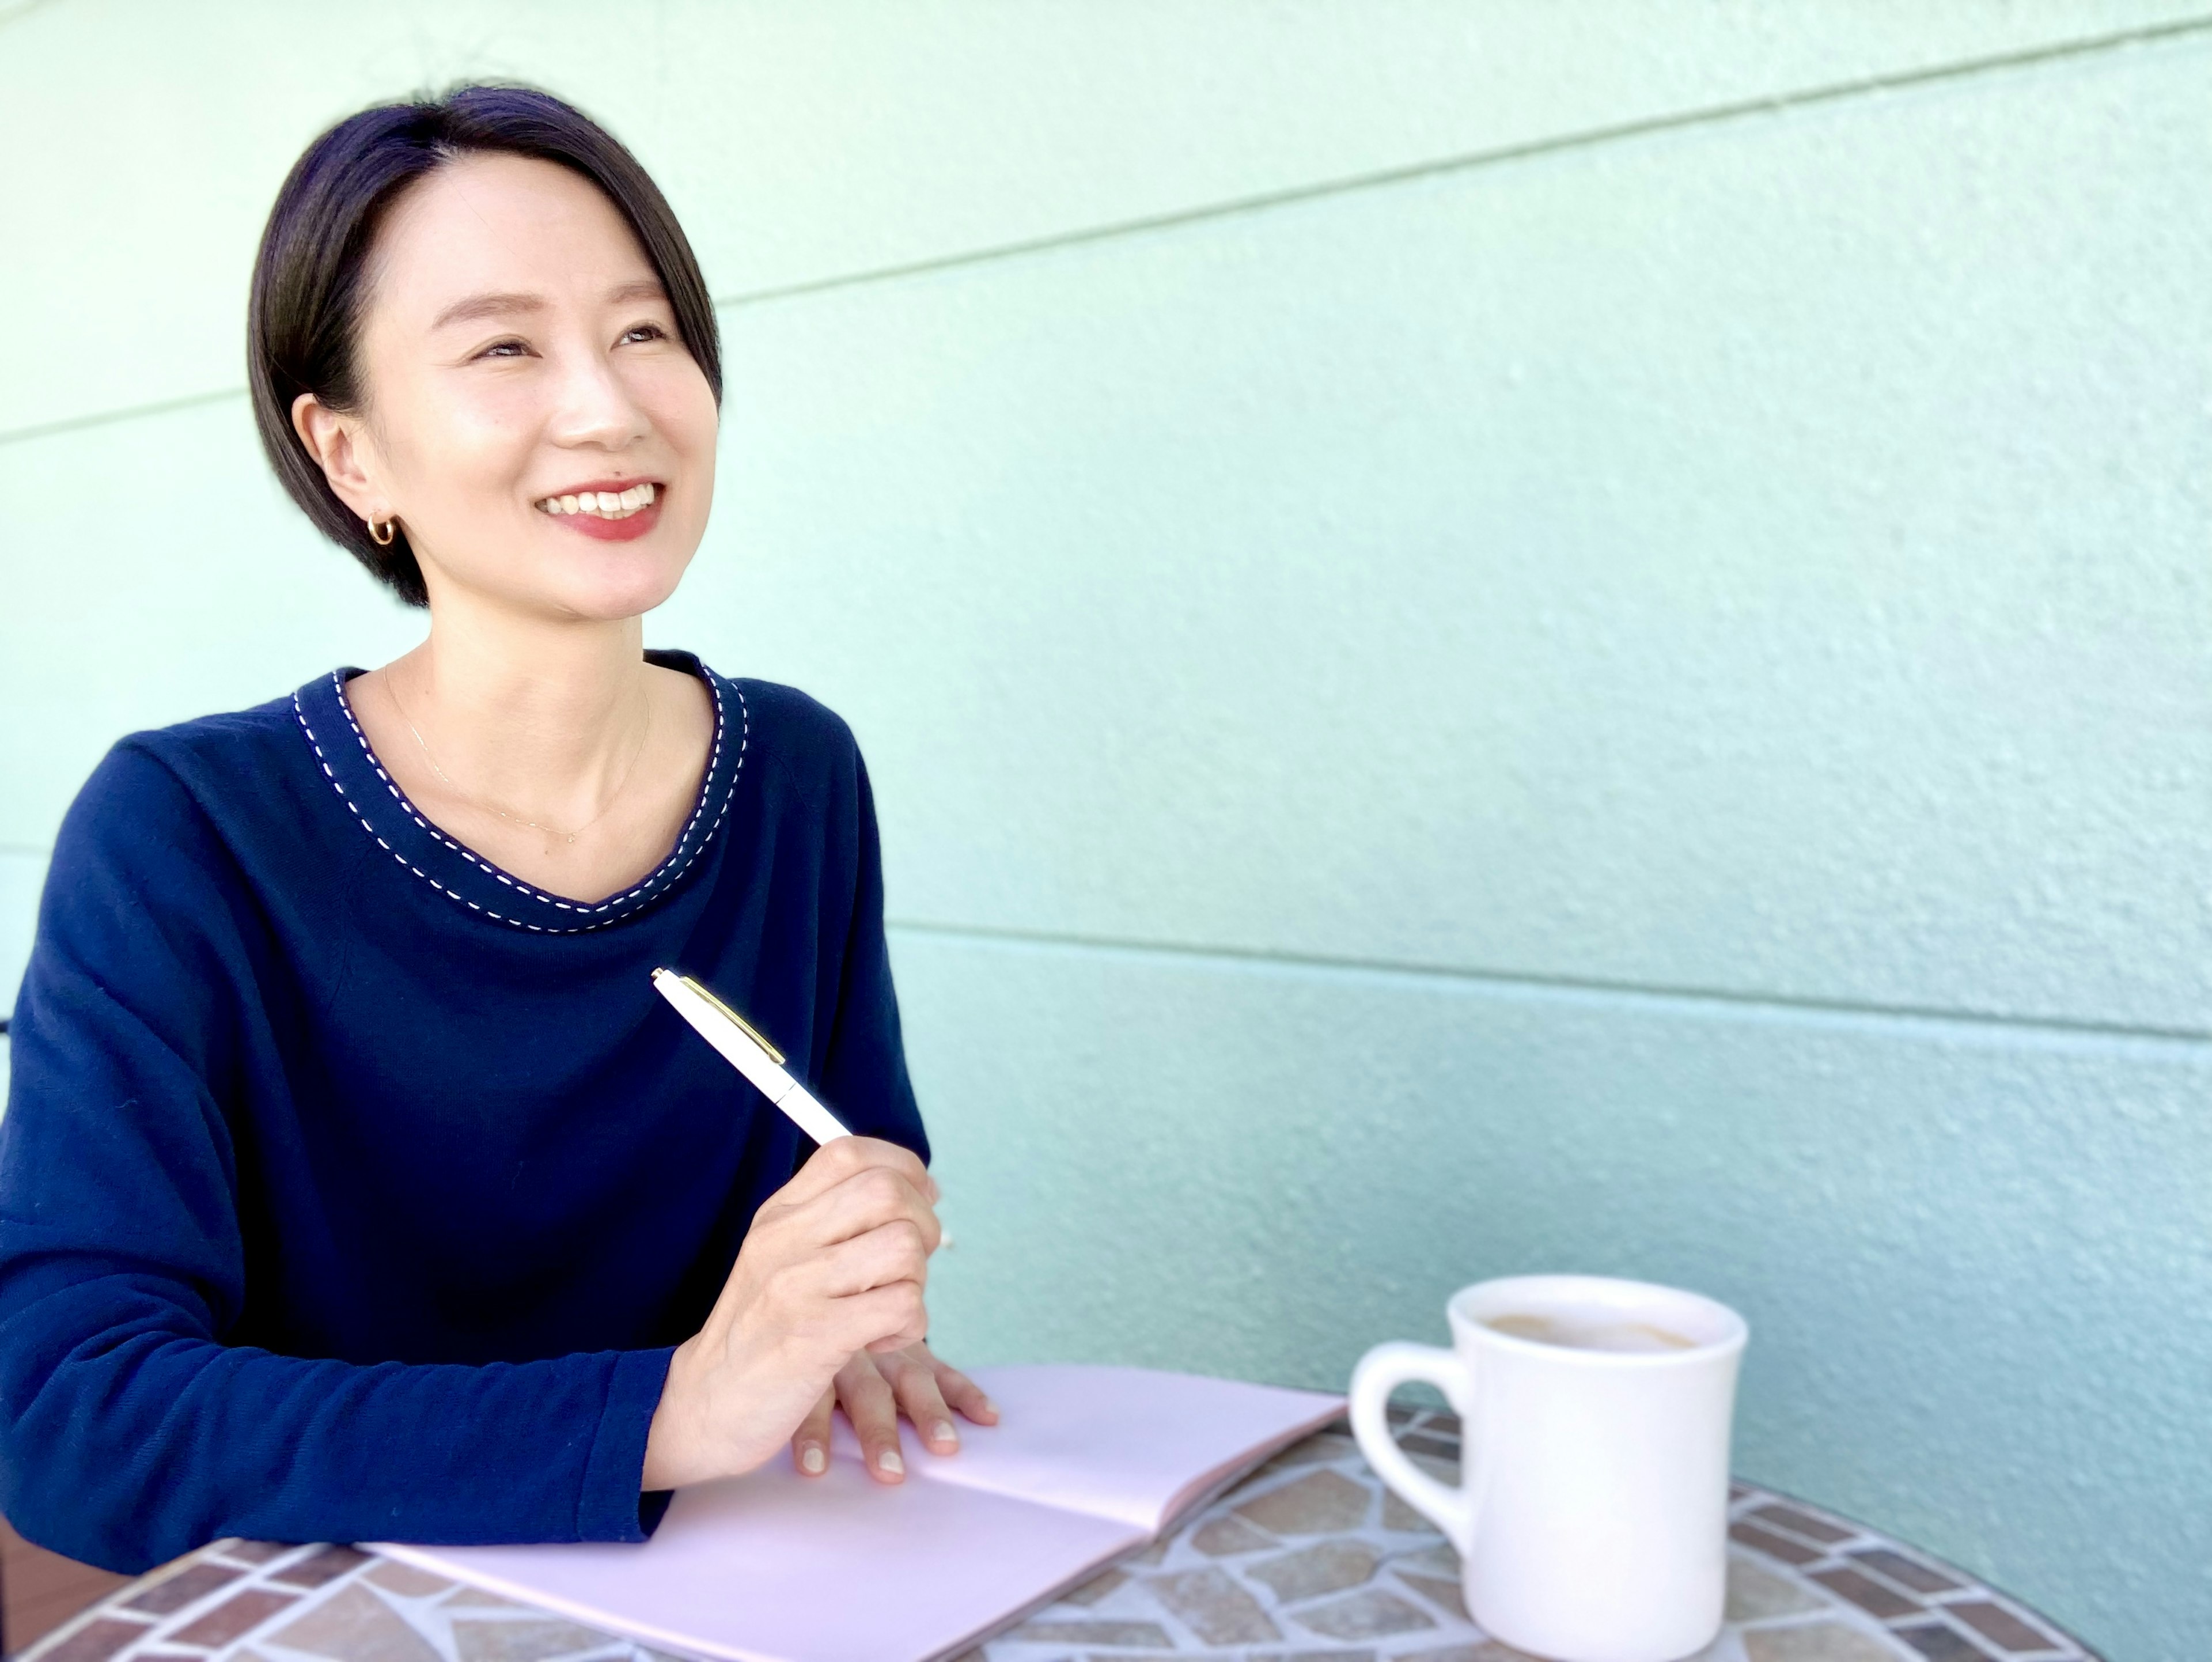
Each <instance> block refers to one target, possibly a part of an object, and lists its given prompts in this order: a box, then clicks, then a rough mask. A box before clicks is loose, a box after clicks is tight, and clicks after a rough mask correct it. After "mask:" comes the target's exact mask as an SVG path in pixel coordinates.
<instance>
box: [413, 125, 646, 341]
mask: <svg viewBox="0 0 2212 1662" xmlns="http://www.w3.org/2000/svg"><path fill="white" fill-rule="evenodd" d="M372 281H373V283H374V289H375V291H376V294H377V303H378V308H379V309H380V310H383V309H386V307H388V308H389V310H390V312H391V314H392V320H393V321H395V322H403V321H404V323H406V324H409V325H411V326H416V327H420V328H425V329H428V328H432V327H435V326H439V325H440V323H441V320H445V321H447V323H449V324H450V323H451V322H453V321H456V320H455V319H453V317H451V316H450V314H453V312H454V310H455V307H456V303H457V302H459V301H465V299H466V298H467V297H469V296H472V295H535V296H538V298H539V299H541V300H542V301H546V302H548V303H551V304H562V303H575V302H582V303H586V304H589V303H593V302H605V301H607V300H609V299H610V298H611V297H614V296H617V295H619V294H622V293H624V292H628V293H629V294H632V295H634V294H635V292H636V289H637V286H638V285H639V284H641V283H654V287H655V289H656V290H657V289H658V284H657V283H655V282H654V274H653V265H652V263H651V262H650V261H649V260H648V259H647V258H646V254H645V250H644V249H643V248H642V247H640V246H639V243H638V240H637V238H636V235H635V234H634V233H633V232H632V231H631V229H630V228H629V222H627V221H626V220H625V219H623V216H622V214H621V212H620V210H617V208H616V206H615V205H614V204H613V203H611V202H610V201H609V200H608V199H607V198H606V197H605V194H604V193H602V192H600V190H599V187H598V186H595V185H593V184H592V182H591V181H590V180H586V179H584V178H582V177H580V175H578V174H575V173H574V172H572V171H570V170H569V169H568V168H567V167H561V166H559V165H558V164H556V163H554V162H550V161H539V160H538V159H537V158H535V157H532V156H518V155H470V156H463V157H461V158H459V160H457V161H452V162H449V163H447V165H446V166H444V167H440V168H438V169H437V170H436V171H435V172H434V173H431V174H428V175H426V176H425V177H424V178H422V180H419V181H418V182H417V183H416V184H415V185H413V186H410V187H409V189H408V190H407V192H406V193H405V194H404V196H403V197H402V198H400V199H399V200H398V202H396V203H394V204H392V210H391V212H390V213H388V214H387V215H386V216H385V220H384V222H383V224H382V225H381V226H380V228H379V229H378V232H377V241H376V250H375V256H374V271H373V275H372ZM459 321H465V319H459Z"/></svg>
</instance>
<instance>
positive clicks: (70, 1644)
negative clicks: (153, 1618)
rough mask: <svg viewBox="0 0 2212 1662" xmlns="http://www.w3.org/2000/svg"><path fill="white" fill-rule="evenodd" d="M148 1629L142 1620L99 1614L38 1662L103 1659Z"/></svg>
mask: <svg viewBox="0 0 2212 1662" xmlns="http://www.w3.org/2000/svg"><path fill="white" fill-rule="evenodd" d="M149 1631H150V1629H149V1627H148V1625H147V1624H146V1623H145V1622H118V1621H116V1620H115V1619H114V1618H113V1617H112V1616H101V1617H100V1620H98V1621H97V1622H87V1623H86V1624H85V1625H84V1626H83V1627H82V1628H80V1629H77V1630H76V1632H75V1633H73V1634H71V1635H70V1636H69V1637H68V1638H66V1639H64V1640H63V1641H62V1642H61V1643H60V1644H58V1645H57V1646H55V1647H53V1649H52V1650H50V1651H48V1652H47V1653H46V1655H45V1657H44V1658H43V1659H41V1662H106V1659H107V1658H109V1657H111V1656H112V1655H114V1654H115V1653H116V1652H118V1651H119V1650H121V1649H122V1648H123V1647H125V1645H128V1644H130V1643H131V1642H132V1641H136V1640H140V1639H143V1638H144V1637H145V1636H146V1635H147V1634H148V1633H149Z"/></svg>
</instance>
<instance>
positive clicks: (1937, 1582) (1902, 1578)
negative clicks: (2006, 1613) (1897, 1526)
mask: <svg viewBox="0 0 2212 1662" xmlns="http://www.w3.org/2000/svg"><path fill="white" fill-rule="evenodd" d="M1851 1556H1852V1557H1853V1558H1856V1559H1857V1560H1858V1562H1860V1563H1862V1564H1864V1565H1865V1566H1866V1567H1867V1568H1869V1569H1870V1570H1878V1571H1880V1572H1881V1574H1884V1575H1886V1576H1887V1577H1888V1578H1889V1579H1890V1580H1893V1581H1894V1582H1896V1583H1897V1585H1898V1586H1900V1587H1910V1588H1911V1589H1912V1591H1913V1592H1957V1591H1958V1589H1959V1586H1960V1584H1959V1583H1958V1582H1957V1581H1956V1580H1953V1579H1952V1578H1951V1577H1950V1576H1948V1575H1945V1574H1942V1573H1941V1572H1940V1571H1936V1570H1932V1569H1930V1568H1928V1566H1927V1565H1925V1564H1923V1563H1922V1562H1919V1561H1918V1560H1917V1559H1914V1558H1907V1557H1906V1556H1905V1555H1904V1554H1903V1553H1901V1552H1893V1551H1891V1550H1890V1549H1889V1548H1887V1547H1861V1548H1859V1549H1858V1550H1857V1551H1856V1552H1854V1553H1852V1554H1851Z"/></svg>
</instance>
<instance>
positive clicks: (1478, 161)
mask: <svg viewBox="0 0 2212 1662" xmlns="http://www.w3.org/2000/svg"><path fill="white" fill-rule="evenodd" d="M2208 33H2212V15H2192V16H2188V17H2180V18H2174V19H2171V20H2169V21H2166V22H2163V23H2153V24H2146V25H2144V26H2142V27H2137V28H2132V29H2119V30H2115V31H2113V32H2112V33H2106V34H2098V35H2084V36H2080V37H2077V38H2075V39H2074V40H2062V41H2053V42H2051V43H2050V44H2048V45H2045V46H2027V47H2022V48H2020V49H2018V50H2016V51H2014V52H1997V53H1993V54H1991V55H1990V56H1987V57H1982V58H1959V59H1955V60H1953V61H1951V62H1949V63H1945V64H1930V65H1927V66H1925V67H1923V68H1921V69H1917V70H1897V71H1894V72H1893V73H1889V74H1884V75H1873V76H1859V77H1857V78H1855V79H1852V80H1850V81H1839V82H1832V83H1829V84H1826V85H1822V86H1818V87H1808V88H1799V89H1797V90H1796V91H1794V92H1777V93H1768V94H1762V95H1760V96H1759V97H1756V98H1746V99H1737V100H1730V101H1729V102H1725V103H1720V104H1709V105H1701V106H1699V107H1696V108H1694V109H1690V110H1680V111H1676V112H1674V113H1671V114H1667V115H1657V116H1649V117H1644V118H1641V119H1637V120H1633V121H1623V122H1617V123H1613V124H1611V125H1605V126H1600V127H1590V128H1583V129H1580V130H1577V131H1573V132H1570V133H1557V134H1552V135H1549V136H1547V137H1541V138H1533V139H1526V140H1522V141H1520V142H1517V143H1511V144H1503V145H1497V146H1493V147H1492V148H1489V149H1480V150H1469V151H1464V152H1462V153H1459V154H1455V155H1449V156H1440V157H1436V158H1432V159H1431V160H1429V161H1415V162H1407V163H1405V164H1402V165H1401V166H1398V167H1383V168H1376V169H1374V170H1372V171H1370V172H1366V173H1359V174H1347V175H1346V176H1344V177H1342V178H1338V179H1331V180H1320V181H1317V182H1316V183H1313V184H1308V185H1294V186H1285V188H1283V189H1280V190H1276V191H1265V192H1258V193H1256V194H1254V195H1251V196H1245V197H1237V198H1231V199H1229V200H1226V201H1222V202H1212V203H1205V204H1200V205H1199V206H1197V207H1194V208H1182V209H1176V210H1173V211H1171V212H1168V213H1160V214H1148V215H1140V216H1137V217H1134V218H1131V219H1125V220H1115V221H1112V222H1108V223H1105V224H1102V225H1093V226H1085V227H1081V228H1077V229H1073V230H1067V231H1056V232H1053V233H1050V234H1047V235H1044V236H1038V237H1030V238H1024V239H1019V240H1015V241H1012V242H1004V243H994V244H991V245H989V246H988V247H981V248H971V249H966V250H963V251H962V252H960V253H951V254H940V255H933V256H932V257H930V258H928V259H917V260H908V261H903V262H901V263H899V264H896V265H884V266H876V267H871V268H869V269H867V270H866V271H848V272H842V273H839V274H837V275H835V276H831V277H814V278H809V279H807V280H806V281H805V282H801V283H781V284H776V285H773V286H770V287H768V288H763V289H742V290H739V291H738V292H736V293H733V294H730V295H719V296H717V297H716V298H715V300H714V305H715V307H716V308H717V309H718V310H721V311H725V312H728V311H737V310H740V309H742V308H744V307H750V306H760V305H765V304H767V303H769V302H770V301H779V300H790V299H796V298H799V297H803V296H806V295H821V294H828V293H832V292H836V291H838V290H842V289H855V288H860V287H864V286H866V285H869V284H873V283H894V282H897V281H899V280H901V279H902V278H905V277H923V276H928V275H931V274H933V273H936V272H939V271H957V270H961V269H963V268H965V267H968V266H973V265H991V264H995V263H997V262H999V261H1001V260H1011V259H1022V258H1024V257H1026V256H1028V255H1031V254H1040V253H1053V252H1055V251H1057V250H1060V249H1064V248H1075V247H1085V246H1087V245H1090V244H1093V243H1099V242H1109V241H1116V240H1121V239H1124V238H1128V237H1137V236H1145V235H1149V234H1153V233H1156V232H1161V231H1169V230H1176V229H1179V228H1182V227H1185V226H1189V225H1199V224H1206V223H1209V222H1214V221H1217V220H1225V219H1233V218H1238V217H1242V216H1246V215H1251V214H1261V213H1267V212H1271V211H1273V210H1277V209H1282V208H1293V207H1298V206H1302V205H1304V204H1307V203H1312V202H1320V201H1326V200H1328V199H1329V198H1334V197H1341V196H1350V195H1354V194H1358V193H1360V192H1368V191H1376V190H1386V189H1389V188H1391V187H1393V186H1399V185H1406V184H1413V183H1418V182H1419V181H1422V180H1431V179H1436V178H1440V177H1443V176H1446V175H1449V174H1460V173H1470V172H1474V171H1477V170H1480V169H1481V168H1485V167H1497V166H1501V165H1504V164H1507V163H1510V162H1515V161H1526V160H1528V159H1531V158H1534V157H1537V156H1544V155H1559V154H1561V153H1565V152H1571V151H1576V150H1586V149H1599V148H1601V147H1603V146H1605V145H1608V144H1617V143H1626V142H1629V141H1632V140H1635V139H1638V138H1644V137H1651V136H1654V135H1657V134H1661V133H1669V132H1678V131H1683V130H1685V129H1688V128H1694V127H1703V126H1713V125H1726V124H1729V123H1734V122H1738V121H1743V120H1747V119H1753V118H1756V117H1759V116H1771V115H1779V114H1783V113H1787V112H1789V111H1791V110H1797V109H1805V108H1811V107H1819V106H1822V105H1828V104H1837V103H1844V102H1848V101H1850V100H1857V99H1861V98H1867V97H1871V96H1875V95H1878V94H1882V93H1886V92H1895V91H1899V90H1903V89H1905V88H1915V87H1924V86H1929V85H1934V84H1938V83H1941V82H1950V81H1965V80H1970V79H1973V78H1975V77H1978V76H1990V75H1996V74H2001V73H2003V72H2005V71H2008V70H2023V69H2031V68H2034V67H2038V66H2039V65H2043V64H2051V63H2056V62H2059V61H2062V60H2064V59H2068V58H2086V57H2092V56H2096V55H2100V54H2102V53H2106V52H2118V51H2121V50H2124V49H2126V48H2130V47H2134V46H2149V45H2155V44H2158V43H2160V42H2166V41H2172V40H2184V39H2187V38H2190V37H2193V36H2202V35H2205V34H2208ZM245 396H246V389H245V388H244V387H226V388H223V389H221V390H219V391H216V392H209V393H189V394H186V395H185V396H183V397H180V398H173V399H161V400H159V401H157V402H154V403H149V404H143V405H125V406H121V407H118V408H116V409H112V410H106V411H91V412H88V413H87V414H84V415H81V416H72V417H65V418H64V419H62V420H59V421H52V422H42V423H33V424H31V425H28V426H25V427H18V428H13V429H8V430H6V431H0V445H4V444H14V443H17V442H21V441H29V440H33V439H39V438H45V437H48V436H50V435H54V434H58V433H69V432H75V431H77V430H79V429H83V428H87V427H98V426H104V425H106V424H107V423H112V422H121V421H130V420H133V419H135V418H137V417H140V416H157V415H165V414H167V413H169V412H171V411H179V410H186V409H191V408H194V407H197V406H198V405H207V404H215V403H219V402H221V401H222V400H223V399H234V398H243V397H245Z"/></svg>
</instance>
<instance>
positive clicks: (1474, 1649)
mask: <svg viewBox="0 0 2212 1662" xmlns="http://www.w3.org/2000/svg"><path fill="white" fill-rule="evenodd" d="M1397 1662H1543V1659H1542V1658H1541V1657H1535V1656H1531V1655H1529V1654H1528V1652H1526V1651H1516V1650H1515V1649H1514V1648H1513V1647H1512V1646H1510V1645H1507V1644H1504V1643H1501V1642H1500V1641H1498V1640H1495V1639H1486V1640H1483V1641H1480V1643H1477V1644H1471V1645H1446V1646H1445V1647H1443V1649H1442V1650H1434V1651H1414V1652H1412V1653H1401V1654H1400V1655H1399V1657H1398V1658H1397Z"/></svg>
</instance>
